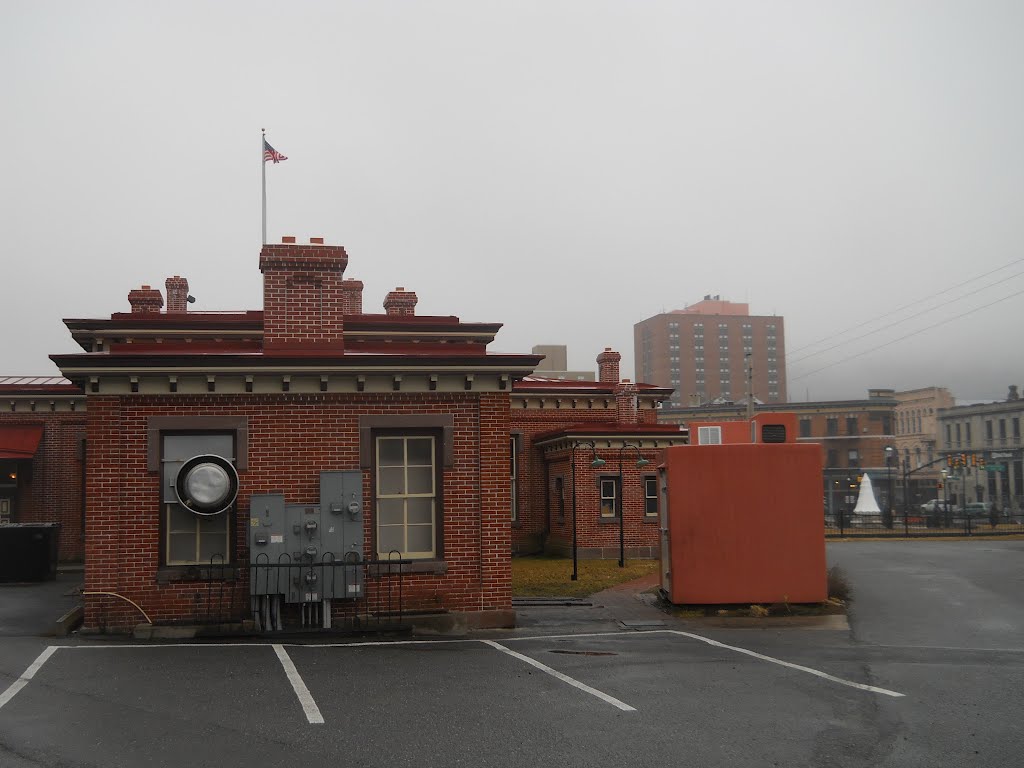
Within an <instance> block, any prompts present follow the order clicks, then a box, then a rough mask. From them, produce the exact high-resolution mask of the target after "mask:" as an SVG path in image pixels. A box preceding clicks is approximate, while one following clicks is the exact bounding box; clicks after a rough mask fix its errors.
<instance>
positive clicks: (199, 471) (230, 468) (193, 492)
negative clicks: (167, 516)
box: [174, 454, 238, 515]
mask: <svg viewBox="0 0 1024 768" xmlns="http://www.w3.org/2000/svg"><path fill="white" fill-rule="evenodd" d="M174 490H175V493H177V495H178V501H179V502H180V503H181V505H182V506H183V507H186V508H187V509H190V510H192V511H193V512H195V513H196V514H197V515H218V514H220V513H221V512H223V511H224V510H225V509H228V508H229V507H230V506H231V505H232V504H234V503H235V497H236V496H238V472H236V471H235V466H234V465H233V464H232V463H231V462H230V461H228V460H227V459H225V458H224V457H223V456H214V455H212V454H208V455H204V456H193V457H192V458H191V459H189V460H188V461H186V462H185V463H184V464H182V465H181V469H179V470H178V476H177V477H176V478H175V479H174Z"/></svg>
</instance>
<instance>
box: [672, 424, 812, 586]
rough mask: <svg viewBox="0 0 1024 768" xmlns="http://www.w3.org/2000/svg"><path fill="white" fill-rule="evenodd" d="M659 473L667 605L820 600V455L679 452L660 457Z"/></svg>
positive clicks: (789, 447) (800, 448)
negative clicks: (660, 476)
mask: <svg viewBox="0 0 1024 768" xmlns="http://www.w3.org/2000/svg"><path fill="white" fill-rule="evenodd" d="M662 471H663V477H662V483H661V485H662V487H663V493H662V498H661V510H660V511H661V522H662V531H663V532H662V547H661V566H662V587H663V588H664V589H665V592H666V593H667V595H668V598H669V600H671V601H672V602H673V603H676V604H715V603H743V604H750V603H782V602H790V603H813V602H822V601H823V600H825V599H827V597H828V587H827V577H826V574H825V530H824V511H823V509H822V502H821V472H822V465H821V446H819V445H816V444H800V443H780V444H754V445H750V444H747V445H743V444H734V445H684V446H678V447H674V448H667V449H666V450H665V463H664V465H663V467H662Z"/></svg>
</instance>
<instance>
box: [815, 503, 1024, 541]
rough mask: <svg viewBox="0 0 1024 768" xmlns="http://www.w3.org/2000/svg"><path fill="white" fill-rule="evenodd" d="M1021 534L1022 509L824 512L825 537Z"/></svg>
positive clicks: (1022, 531)
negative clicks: (861, 512) (976, 511)
mask: <svg viewBox="0 0 1024 768" xmlns="http://www.w3.org/2000/svg"><path fill="white" fill-rule="evenodd" d="M1013 534H1024V512H1021V511H1019V510H1017V511H1006V512H1002V511H998V510H993V511H990V512H983V513H980V514H978V513H973V512H968V513H965V512H963V511H962V510H960V509H957V508H951V509H948V510H936V511H926V510H922V509H917V510H914V509H909V510H902V509H894V510H892V511H891V512H889V511H887V510H882V511H881V512H879V513H873V514H854V513H852V512H845V511H839V512H836V513H835V514H831V515H830V514H828V513H826V514H825V537H826V538H840V537H842V538H852V537H880V536H882V537H884V536H901V537H907V536H910V537H913V536H922V537H923V536H932V537H942V536H947V537H948V536H1010V535H1013Z"/></svg>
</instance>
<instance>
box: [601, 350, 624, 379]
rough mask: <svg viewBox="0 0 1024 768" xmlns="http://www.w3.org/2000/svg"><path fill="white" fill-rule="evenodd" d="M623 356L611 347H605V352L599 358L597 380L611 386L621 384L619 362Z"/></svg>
mask: <svg viewBox="0 0 1024 768" xmlns="http://www.w3.org/2000/svg"><path fill="white" fill-rule="evenodd" d="M621 359H622V355H620V354H619V353H618V352H616V351H615V350H613V349H612V348H611V347H605V348H604V352H602V353H601V354H600V355H598V356H597V380H598V381H605V382H608V383H610V384H618V383H619V360H621Z"/></svg>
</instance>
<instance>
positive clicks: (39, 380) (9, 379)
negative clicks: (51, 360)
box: [0, 376, 82, 395]
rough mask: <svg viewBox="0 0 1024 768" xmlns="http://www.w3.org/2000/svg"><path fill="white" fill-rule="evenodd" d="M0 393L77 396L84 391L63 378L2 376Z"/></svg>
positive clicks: (0, 377) (0, 378)
mask: <svg viewBox="0 0 1024 768" xmlns="http://www.w3.org/2000/svg"><path fill="white" fill-rule="evenodd" d="M0 392H6V393H9V394H14V393H17V392H26V393H29V392H39V393H47V394H53V395H76V394H81V393H82V390H81V388H79V387H78V386H77V385H75V384H73V383H72V382H71V381H69V380H68V379H65V378H64V377H63V376H0Z"/></svg>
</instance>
